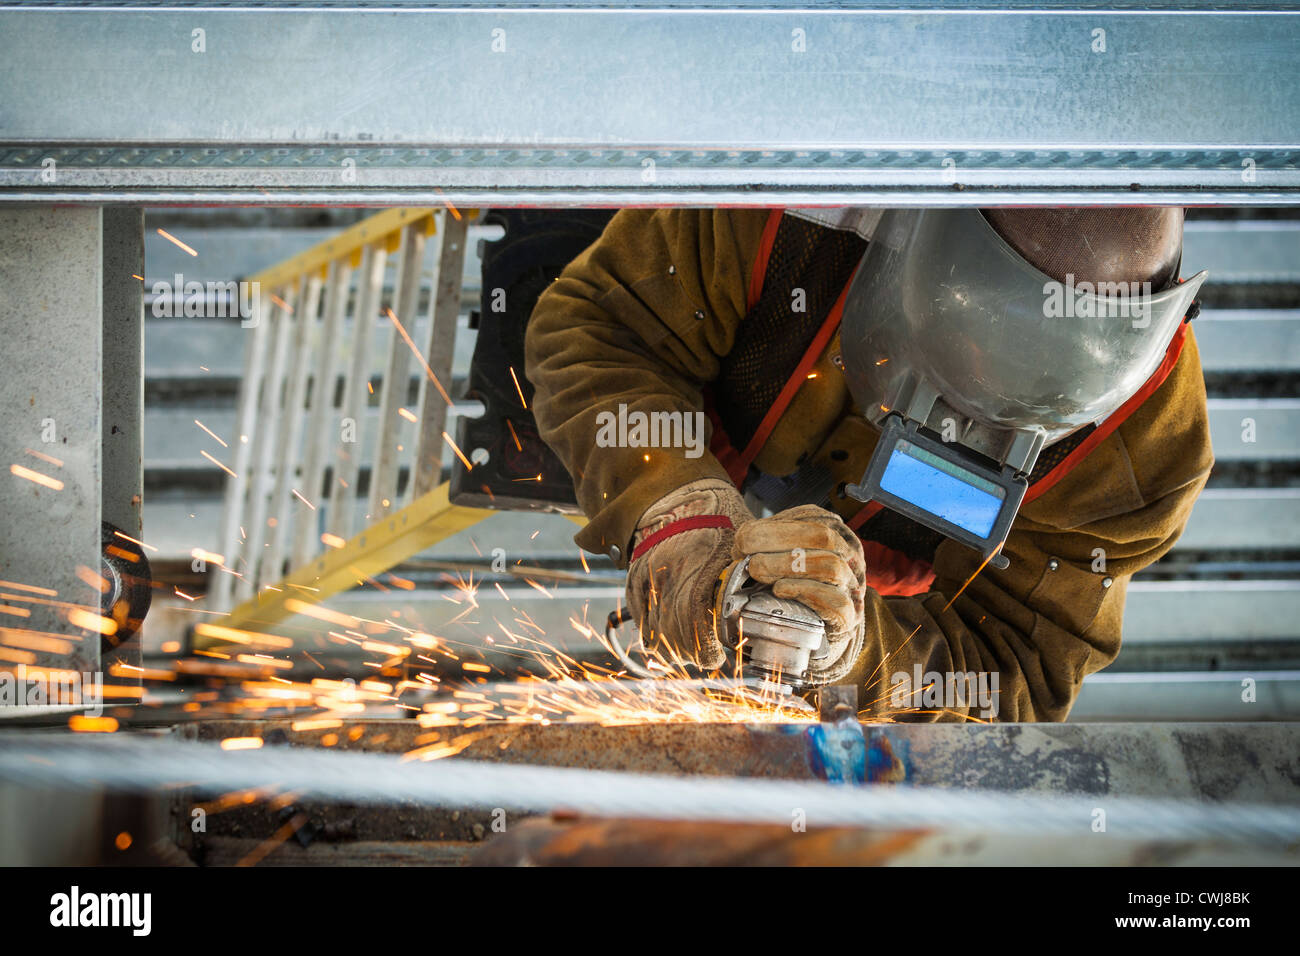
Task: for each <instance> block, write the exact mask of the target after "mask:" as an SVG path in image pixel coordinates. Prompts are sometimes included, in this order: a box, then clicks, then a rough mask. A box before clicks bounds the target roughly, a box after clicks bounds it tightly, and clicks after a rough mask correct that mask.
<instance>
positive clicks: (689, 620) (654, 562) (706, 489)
mask: <svg viewBox="0 0 1300 956" xmlns="http://www.w3.org/2000/svg"><path fill="white" fill-rule="evenodd" d="M753 520H754V516H753V515H752V514H750V513H749V509H748V508H746V507H745V501H744V499H743V498H741V496H740V493H739V492H738V491H736V489H735V487H734V486H733V485H732V484H731V483H730V482H727V481H723V480H721V479H718V478H704V479H700V480H699V481H693V482H691V483H690V484H687V485H683V486H682V487H681V488H678V489H677V490H676V491H674V492H671V493H669V494H667V495H664V497H662V498H660V499H659V500H658V501H656V502H655V503H654V504H653V505H651V506H650V507H649V508H648V509H646V512H645V514H644V515H642V516H641V520H640V521H639V522H638V523H637V530H636V533H635V534H634V535H633V537H632V562H631V564H629V565H628V569H627V606H628V608H630V609H631V611H632V614H633V620H634V621H636V622H637V624H638V625H639V626H640V628H641V641H642V644H644V646H645V647H646V648H647V649H648V650H651V651H652V652H655V651H657V652H658V653H660V654H661V655H662V656H664V657H665V658H667V659H669V660H671V659H673V657H674V655H675V656H676V657H679V658H683V659H685V660H688V661H692V662H694V663H696V664H698V665H699V666H700V667H703V668H705V669H706V670H713V669H715V668H718V667H721V666H722V664H723V663H724V662H725V660H726V656H725V654H724V651H723V647H722V641H721V640H719V622H718V621H717V619H716V614H715V610H714V602H713V595H714V591H715V589H716V587H717V584H718V577H719V575H721V574H722V571H723V569H724V568H726V567H727V566H728V565H729V564H730V563H731V556H732V544H733V542H734V540H735V537H736V529H737V528H740V527H742V526H743V525H745V524H746V523H748V522H750V521H753ZM661 643H665V644H667V645H668V648H670V649H671V653H668V654H664V653H663V649H662V648H661V647H659V645H660V644H661Z"/></svg>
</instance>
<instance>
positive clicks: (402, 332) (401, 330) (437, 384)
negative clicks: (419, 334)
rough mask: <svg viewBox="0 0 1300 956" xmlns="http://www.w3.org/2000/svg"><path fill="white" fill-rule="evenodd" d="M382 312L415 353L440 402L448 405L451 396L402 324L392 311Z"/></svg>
mask: <svg viewBox="0 0 1300 956" xmlns="http://www.w3.org/2000/svg"><path fill="white" fill-rule="evenodd" d="M384 311H385V312H387V313H388V318H389V319H390V320H391V321H392V323H393V325H394V326H395V327H396V328H397V331H398V333H399V334H400V335H401V336H402V339H403V340H404V341H405V342H406V344H407V345H408V346H409V347H410V349H411V351H412V352H414V353H415V357H416V358H417V359H419V360H420V364H421V365H422V366H424V371H425V374H426V375H428V376H429V381H431V382H433V386H434V388H436V389H437V390H438V394H439V395H441V396H442V400H443V401H444V402H446V403H447V404H448V405H450V404H451V396H450V395H448V394H447V390H446V389H445V388H443V387H442V382H440V381H438V376H436V375H434V374H433V369H431V368H429V363H428V362H426V361H425V360H424V356H423V355H421V354H420V350H419V349H417V348H416V347H415V343H414V342H412V341H411V337H410V336H409V335H407V334H406V329H404V328H402V323H401V322H399V321H398V320H397V316H396V315H394V314H393V310H392V309H385V310H384Z"/></svg>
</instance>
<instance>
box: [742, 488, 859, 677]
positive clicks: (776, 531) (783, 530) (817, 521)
mask: <svg viewBox="0 0 1300 956" xmlns="http://www.w3.org/2000/svg"><path fill="white" fill-rule="evenodd" d="M732 550H733V554H734V556H735V557H736V558H737V559H741V558H745V557H748V558H749V576H750V577H751V578H753V579H754V580H755V581H760V582H762V583H763V584H770V585H771V586H772V593H773V594H775V595H776V596H777V597H779V598H784V599H786V600H789V601H798V602H799V603H800V604H803V605H805V606H806V607H807V608H808V609H809V610H811V611H813V612H814V613H815V614H816V615H817V616H818V617H820V618H821V619H822V620H823V621H825V622H826V642H825V644H824V645H823V646H822V647H821V648H820V649H819V650H817V651H814V652H813V654H812V658H811V660H810V661H809V665H808V674H807V676H806V677H805V682H806V683H808V684H811V685H815V686H821V685H825V684H833V683H835V682H836V681H838V680H840V679H841V678H842V677H843V676H844V675H845V674H847V673H848V672H849V671H850V670H851V669H852V668H853V665H854V663H855V662H856V661H857V659H858V655H859V654H861V653H862V645H863V641H864V639H865V634H864V624H863V622H864V613H863V607H864V602H865V598H866V587H867V585H866V561H865V560H864V558H863V556H862V542H861V541H860V540H859V539H858V536H857V535H856V534H854V533H853V531H852V530H851V529H850V528H849V526H848V525H846V524H845V523H844V522H843V521H842V520H840V517H839V516H838V515H836V514H835V513H833V512H830V511H827V510H826V509H825V508H819V507H817V506H816V505H799V506H798V507H796V508H788V509H786V510H785V511H781V512H778V513H777V514H774V515H772V517H770V518H758V519H756V520H754V521H751V522H749V523H747V524H746V525H745V526H744V527H743V528H741V529H740V531H739V532H737V534H736V543H735V545H734V547H733V549H732Z"/></svg>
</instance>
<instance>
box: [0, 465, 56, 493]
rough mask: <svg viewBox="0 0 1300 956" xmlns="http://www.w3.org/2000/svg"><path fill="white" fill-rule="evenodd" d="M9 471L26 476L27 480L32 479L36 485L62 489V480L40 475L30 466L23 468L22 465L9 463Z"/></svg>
mask: <svg viewBox="0 0 1300 956" xmlns="http://www.w3.org/2000/svg"><path fill="white" fill-rule="evenodd" d="M9 471H10V472H12V473H13V474H15V475H17V476H18V477H19V478H26V479H27V480H28V481H34V482H36V484H38V485H44V486H45V487H46V488H53V489H54V490H55V491H62V490H63V482H61V481H59V479H57V478H51V477H50V476H49V475H42V474H41V473H40V472H39V471H32V470H31V469H30V468H24V467H23V466H22V465H10V466H9Z"/></svg>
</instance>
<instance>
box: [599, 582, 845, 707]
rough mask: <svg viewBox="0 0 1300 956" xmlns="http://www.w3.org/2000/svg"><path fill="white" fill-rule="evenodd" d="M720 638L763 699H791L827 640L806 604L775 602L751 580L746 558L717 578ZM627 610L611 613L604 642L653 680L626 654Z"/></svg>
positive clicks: (632, 668) (763, 587) (823, 628)
mask: <svg viewBox="0 0 1300 956" xmlns="http://www.w3.org/2000/svg"><path fill="white" fill-rule="evenodd" d="M714 608H715V611H716V614H717V620H718V628H719V632H720V633H719V635H718V636H719V639H720V640H721V642H722V645H723V647H725V648H726V649H727V650H728V651H729V652H730V653H731V654H732V655H733V658H735V659H737V661H738V663H739V665H740V667H739V671H740V674H741V676H742V677H743V678H745V679H746V683H751V684H752V685H754V689H756V690H758V691H759V692H760V693H762V694H769V695H770V694H774V693H775V694H779V695H783V696H791V695H793V694H794V693H795V692H796V691H799V690H803V689H804V688H805V687H806V686H807V683H806V678H807V675H808V663H809V660H810V658H811V657H812V655H813V653H814V652H815V651H817V650H818V648H820V647H822V645H823V644H824V643H825V640H826V625H825V623H824V622H823V621H822V619H821V618H820V617H818V616H817V614H816V613H814V612H813V611H812V610H811V609H809V608H808V607H807V606H806V605H803V604H800V603H799V602H798V601H789V600H786V599H784V598H779V597H777V596H776V595H775V594H773V593H772V589H771V588H770V587H769V586H768V585H766V584H761V583H759V582H757V581H754V580H753V579H752V578H751V577H750V576H749V558H748V557H745V558H742V559H740V560H739V561H736V562H734V563H733V564H730V565H728V566H727V568H726V569H725V570H724V571H723V572H722V574H721V576H720V577H719V579H718V589H717V597H716V600H715V602H714ZM631 618H632V612H631V610H630V609H628V608H624V609H623V610H621V611H612V612H611V613H610V615H609V618H608V620H607V621H606V624H605V639H606V642H607V643H608V644H609V646H610V649H611V650H612V651H613V652H614V654H615V656H617V657H618V659H619V661H620V662H621V663H622V664H623V666H624V667H626V668H627V669H628V671H630V672H631V673H633V674H635V675H636V676H638V677H645V678H655V677H662V676H663V675H662V674H654V673H652V672H651V671H650V670H649V669H648V668H646V667H644V666H643V665H641V664H638V663H637V662H636V661H635V660H633V659H632V658H631V657H630V656H629V655H628V653H627V650H635V649H637V645H633V646H632V647H629V648H628V649H627V650H624V648H623V645H622V643H621V642H620V641H619V639H618V628H619V626H620V625H621V624H624V623H626V622H627V621H629V620H631Z"/></svg>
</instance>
